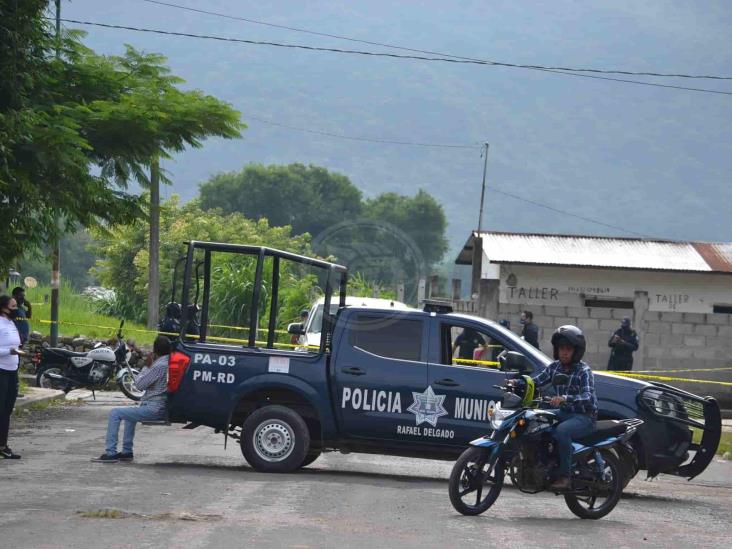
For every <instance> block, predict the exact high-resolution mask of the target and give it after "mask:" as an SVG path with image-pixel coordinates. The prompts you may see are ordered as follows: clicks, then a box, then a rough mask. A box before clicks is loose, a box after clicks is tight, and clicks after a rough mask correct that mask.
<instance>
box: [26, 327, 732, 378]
mask: <svg viewBox="0 0 732 549" xmlns="http://www.w3.org/2000/svg"><path fill="white" fill-rule="evenodd" d="M39 322H40V323H41V324H53V323H54V322H53V321H52V320H40V321H39ZM58 324H59V325H61V324H67V325H69V326H81V327H85V328H99V329H102V330H112V331H114V330H117V329H118V328H116V327H113V326H100V325H98V324H82V323H80V322H66V321H59V322H58ZM125 331H128V332H144V333H149V334H162V335H170V336H174V337H178V336H179V335H180V334H177V333H172V332H160V331H158V330H146V329H141V328H126V329H125ZM260 331H262V330H260ZM263 331H267V330H263ZM279 332H280V333H283V330H279ZM284 333H286V332H284ZM186 337H187V338H189V339H199V336H196V335H187V336H186ZM206 339H207V340H211V341H220V342H222V343H244V344H248V343H249V341H248V340H245V339H236V338H231V337H218V336H206ZM255 343H257V344H258V345H266V344H267V342H266V341H255ZM273 345H277V346H279V347H290V348H293V349H302V348H307V349H319V347H317V346H315V345H296V344H292V343H273ZM453 361H454V362H455V363H456V364H468V365H470V364H476V365H479V366H491V367H494V368H497V367H498V366H500V362H495V361H492V360H470V359H467V358H455V359H453ZM720 370H732V368H704V369H699V370H654V371H655V372H684V371H687V372H714V371H720ZM595 371H596V372H602V373H606V374H610V375H616V376H621V377H623V376H625V377H631V378H638V379H648V380H655V381H681V382H685V383H707V384H712V385H723V386H725V387H732V382H728V381H711V380H706V379H688V378H681V377H669V376H659V375H649V374H647V373H646V372H649V371H651V370H641V371H637V372H621V371H616V370H612V371H610V370H595Z"/></svg>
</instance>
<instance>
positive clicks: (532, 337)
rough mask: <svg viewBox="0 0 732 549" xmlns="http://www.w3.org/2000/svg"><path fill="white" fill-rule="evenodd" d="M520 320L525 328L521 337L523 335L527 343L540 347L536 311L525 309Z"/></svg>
mask: <svg viewBox="0 0 732 549" xmlns="http://www.w3.org/2000/svg"><path fill="white" fill-rule="evenodd" d="M519 322H521V325H522V326H523V330H521V337H523V338H524V339H525V340H526V342H527V343H529V344H531V345H533V346H534V347H536V348H537V349H538V348H539V327H538V326H537V325H536V324H534V313H532V312H531V311H523V312H522V313H521V319H520V320H519Z"/></svg>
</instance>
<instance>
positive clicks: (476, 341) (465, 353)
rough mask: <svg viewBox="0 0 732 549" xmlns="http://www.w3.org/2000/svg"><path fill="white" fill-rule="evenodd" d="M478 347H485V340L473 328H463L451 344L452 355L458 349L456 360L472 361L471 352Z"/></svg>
mask: <svg viewBox="0 0 732 549" xmlns="http://www.w3.org/2000/svg"><path fill="white" fill-rule="evenodd" d="M478 345H485V339H483V336H481V335H480V334H479V333H478V332H476V331H475V330H474V329H473V328H463V331H462V333H461V334H460V335H459V336H457V337H456V338H455V341H454V342H453V344H452V354H453V356H455V350H456V349H459V352H458V358H462V359H467V360H473V351H475V349H477V348H478Z"/></svg>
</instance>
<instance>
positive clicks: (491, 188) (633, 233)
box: [489, 187, 650, 238]
mask: <svg viewBox="0 0 732 549" xmlns="http://www.w3.org/2000/svg"><path fill="white" fill-rule="evenodd" d="M489 190H492V191H493V192H496V193H498V194H502V195H504V196H508V197H511V198H514V199H516V200H520V201H521V202H526V203H528V204H532V205H534V206H537V207H539V208H544V209H546V210H550V211H552V212H555V213H559V214H562V215H567V216H570V217H574V218H576V219H581V220H582V221H587V222H589V223H594V224H596V225H602V226H603V227H608V228H610V229H615V230H618V231H622V232H624V233H627V234H632V235H635V236H639V237H641V238H650V237H649V236H648V235H645V234H642V233H637V232H635V231H629V230H628V229H624V228H623V227H619V226H618V225H611V224H610V223H605V222H604V221H598V220H597V219H592V218H590V217H584V216H582V215H577V214H576V213H572V212H568V211H566V210H560V209H559V208H555V207H554V206H549V205H548V204H542V203H541V202H537V201H536V200H531V199H530V198H524V197H523V196H519V195H517V194H513V193H509V192H506V191H502V190H500V189H496V188H495V187H489Z"/></svg>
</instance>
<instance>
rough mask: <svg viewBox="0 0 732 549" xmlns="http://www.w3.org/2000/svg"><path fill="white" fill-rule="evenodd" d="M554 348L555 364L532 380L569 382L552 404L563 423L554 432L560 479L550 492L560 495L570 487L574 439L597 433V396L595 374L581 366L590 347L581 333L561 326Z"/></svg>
mask: <svg viewBox="0 0 732 549" xmlns="http://www.w3.org/2000/svg"><path fill="white" fill-rule="evenodd" d="M552 347H553V348H554V359H555V360H554V362H552V363H551V364H550V365H549V366H547V367H546V368H545V369H544V371H542V372H541V373H540V374H539V375H537V376H534V378H533V379H534V383H535V384H536V386H537V387H541V386H544V385H549V384H550V383H552V380H553V379H554V376H555V375H556V374H557V373H562V374H565V375H566V376H567V377H568V378H569V380H568V381H567V384H566V385H563V386H559V387H557V388H556V389H557V393H558V394H557V396H555V397H552V400H551V405H552V406H556V407H558V408H559V410H558V411H557V415H558V416H559V419H560V420H561V423H560V424H559V425H558V426H557V428H556V430H555V432H554V438H555V439H556V441H557V451H558V453H559V470H558V477H557V479H556V480H555V481H554V482H553V483H552V484H551V485H550V488H551V489H552V490H556V491H561V490H568V489H569V488H570V487H571V482H570V479H569V473H570V466H571V461H572V439H578V438H582V437H584V436H587V435H589V434H590V433H592V431H594V429H595V421H596V419H597V396H596V395H595V378H594V375H593V373H592V370H591V369H590V367H589V366H588V365H587V364H586V363H584V362H582V356H583V355H584V354H585V348H586V347H587V343H586V341H585V335H584V334H583V333H582V330H580V329H579V328H577V327H576V326H572V325H566V326H560V327H559V328H557V330H556V331H555V332H554V334H553V335H552ZM560 393H563V394H560Z"/></svg>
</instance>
